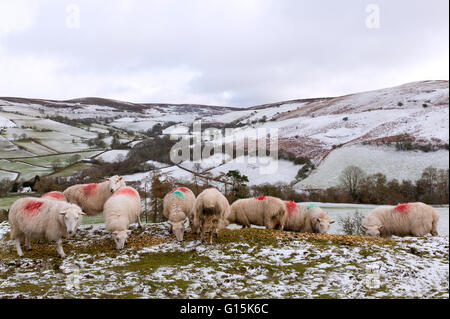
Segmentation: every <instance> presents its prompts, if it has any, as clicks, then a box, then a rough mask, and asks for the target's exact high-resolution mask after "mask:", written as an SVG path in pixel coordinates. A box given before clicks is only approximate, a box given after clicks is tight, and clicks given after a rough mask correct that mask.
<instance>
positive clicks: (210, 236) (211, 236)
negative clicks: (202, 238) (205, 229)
mask: <svg viewBox="0 0 450 319" xmlns="http://www.w3.org/2000/svg"><path fill="white" fill-rule="evenodd" d="M208 235H209V244H210V245H212V242H213V232H209V234H208Z"/></svg>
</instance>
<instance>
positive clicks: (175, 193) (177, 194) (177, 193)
mask: <svg viewBox="0 0 450 319" xmlns="http://www.w3.org/2000/svg"><path fill="white" fill-rule="evenodd" d="M172 195H174V196H178V197H180V198H183V193H182V192H180V191H175V192H173V193H172Z"/></svg>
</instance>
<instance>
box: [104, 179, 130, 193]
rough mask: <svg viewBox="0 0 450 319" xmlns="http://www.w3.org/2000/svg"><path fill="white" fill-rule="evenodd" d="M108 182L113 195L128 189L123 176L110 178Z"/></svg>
mask: <svg viewBox="0 0 450 319" xmlns="http://www.w3.org/2000/svg"><path fill="white" fill-rule="evenodd" d="M107 181H108V183H109V190H110V191H111V194H112V193H114V192H115V191H118V190H119V189H121V188H123V187H126V185H125V181H124V180H123V177H122V176H117V175H114V176H112V177H110V178H108V179H107Z"/></svg>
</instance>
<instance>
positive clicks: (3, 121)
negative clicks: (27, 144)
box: [0, 116, 16, 128]
mask: <svg viewBox="0 0 450 319" xmlns="http://www.w3.org/2000/svg"><path fill="white" fill-rule="evenodd" d="M8 127H16V124H14V122H12V121H10V120H8V119H7V118H4V117H1V116H0V128H8Z"/></svg>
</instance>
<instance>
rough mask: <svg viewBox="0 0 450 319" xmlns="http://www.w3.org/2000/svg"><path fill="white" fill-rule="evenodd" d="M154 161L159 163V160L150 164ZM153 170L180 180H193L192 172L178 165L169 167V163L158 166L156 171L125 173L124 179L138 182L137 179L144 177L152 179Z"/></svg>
mask: <svg viewBox="0 0 450 319" xmlns="http://www.w3.org/2000/svg"><path fill="white" fill-rule="evenodd" d="M152 163H155V164H157V163H158V162H154V161H151V162H150V163H149V164H152ZM159 164H161V163H159ZM161 166H162V165H161ZM153 172H154V173H160V174H163V175H166V176H170V177H173V178H176V179H177V180H179V181H183V180H185V181H191V180H192V173H190V172H188V171H185V170H184V169H182V168H179V167H178V166H169V167H167V165H166V167H163V168H158V169H156V170H154V171H149V172H143V173H136V174H131V175H124V176H123V179H124V180H125V181H126V182H137V181H142V180H144V179H147V180H149V181H150V179H151V176H152V173H153Z"/></svg>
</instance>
